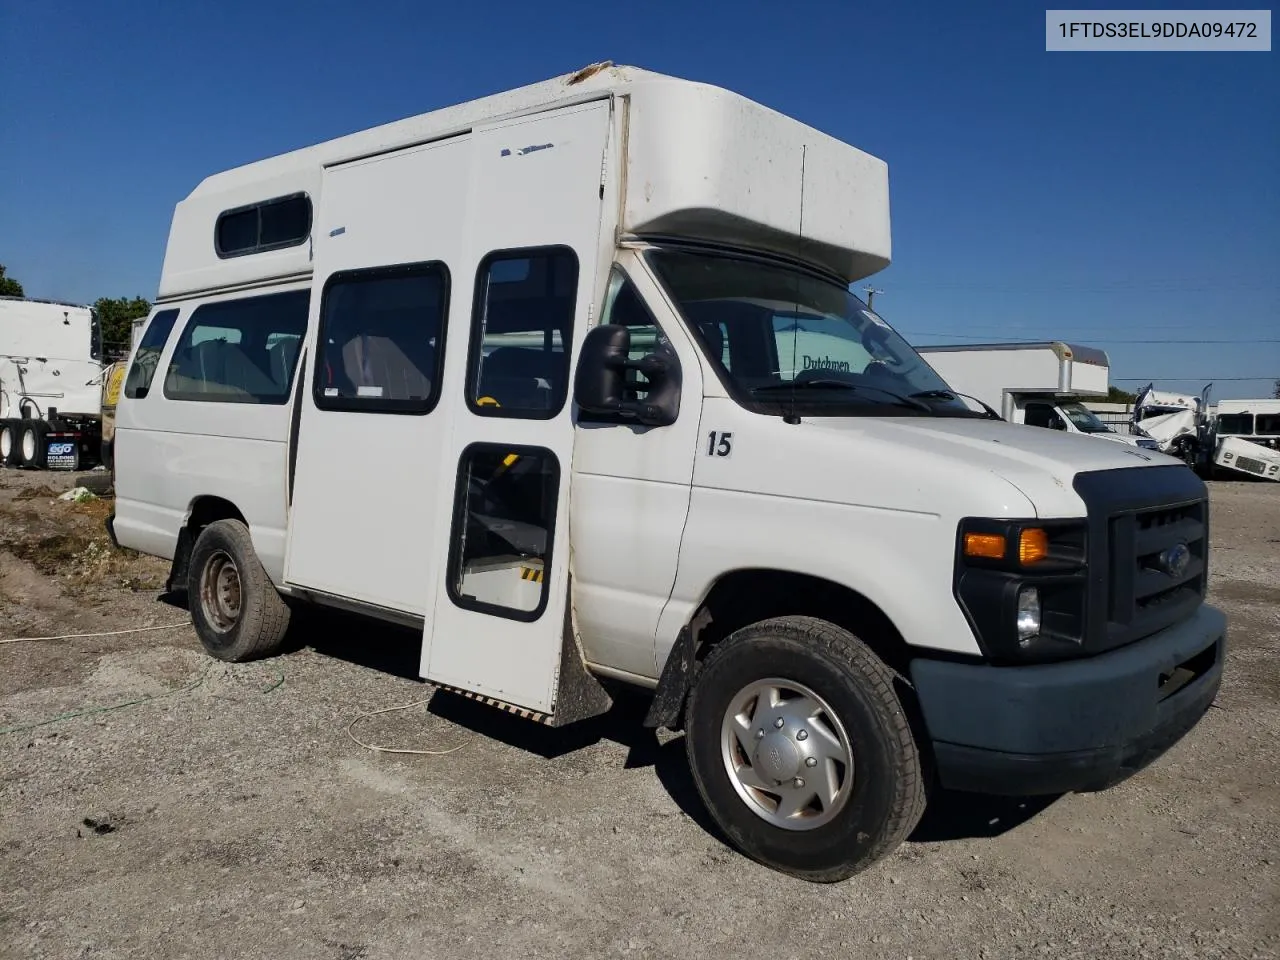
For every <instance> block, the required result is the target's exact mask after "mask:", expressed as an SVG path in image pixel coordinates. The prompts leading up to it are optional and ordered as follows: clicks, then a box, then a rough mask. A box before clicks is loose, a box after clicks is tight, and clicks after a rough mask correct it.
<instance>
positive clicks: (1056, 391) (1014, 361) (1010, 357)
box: [916, 340, 1159, 450]
mask: <svg viewBox="0 0 1280 960" xmlns="http://www.w3.org/2000/svg"><path fill="white" fill-rule="evenodd" d="M916 351H917V352H918V353H919V354H920V356H922V357H923V358H924V359H925V362H927V363H928V364H929V365H930V366H931V367H933V369H934V370H936V371H937V372H938V373H939V374H940V375H941V376H942V378H943V379H944V380H946V381H947V383H948V384H950V385H951V386H952V387H954V388H955V389H956V390H958V391H959V392H961V393H962V394H968V395H969V396H970V397H972V398H973V399H975V400H978V401H980V402H982V403H985V404H987V405H988V406H990V407H991V408H992V409H994V410H995V411H997V412H998V413H999V414H1000V416H1002V417H1004V419H1006V420H1008V421H1009V422H1010V423H1024V424H1027V425H1028V426H1033V427H1048V428H1049V429H1051V430H1062V431H1065V432H1066V433H1079V434H1084V435H1086V436H1090V437H1098V438H1101V439H1104V440H1113V441H1115V442H1117V443H1125V444H1129V445H1131V446H1137V447H1145V448H1147V449H1152V450H1154V449H1156V448H1157V447H1158V446H1159V445H1158V444H1157V443H1156V442H1155V441H1154V440H1152V439H1150V438H1149V437H1146V436H1144V435H1142V433H1141V432H1137V433H1119V432H1117V431H1116V430H1113V429H1112V428H1111V427H1110V426H1108V425H1107V424H1106V423H1103V422H1102V420H1100V419H1099V418H1098V416H1097V414H1095V413H1094V412H1093V411H1092V410H1090V409H1088V408H1087V407H1086V406H1085V405H1084V404H1083V403H1081V402H1080V400H1079V398H1080V397H1105V396H1106V395H1107V391H1108V388H1109V386H1110V377H1109V374H1110V361H1109V360H1108V358H1107V355H1106V353H1105V352H1103V351H1102V350H1098V349H1095V348H1093V347H1081V346H1077V345H1075V344H1070V343H1063V342H1061V341H1058V340H1051V341H1046V342H1043V343H979V344H962V345H947V346H931V347H916Z"/></svg>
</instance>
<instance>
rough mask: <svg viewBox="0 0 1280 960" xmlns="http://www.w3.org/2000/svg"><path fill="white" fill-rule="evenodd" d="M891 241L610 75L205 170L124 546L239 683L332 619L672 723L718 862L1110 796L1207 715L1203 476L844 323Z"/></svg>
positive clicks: (475, 693) (121, 411)
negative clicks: (932, 817)
mask: <svg viewBox="0 0 1280 960" xmlns="http://www.w3.org/2000/svg"><path fill="white" fill-rule="evenodd" d="M889 240H890V234H889V193H888V168H887V165H886V164H885V163H884V162H883V161H882V160H879V159H877V158H875V157H872V156H870V155H868V154H866V153H864V152H862V151H861V150H858V149H856V148H855V147H853V146H850V145H848V144H845V143H843V142H841V141H839V140H837V139H835V138H834V137H831V136H829V135H827V134H824V133H821V132H819V131H818V130H815V129H814V128H812V127H809V126H805V125H804V124H801V123H799V122H798V121H796V120H793V119H791V118H789V117H786V116H783V115H782V114H779V113H777V112H775V111H773V110H770V109H768V108H766V107H764V106H762V105H760V104H757V103H755V102H753V101H751V100H748V99H746V98H744V97H742V96H739V95H736V94H734V93H731V92H729V91H726V90H723V89H720V88H717V87H714V86H710V85H707V84H703V83H692V82H688V81H684V80H680V79H676V78H672V77H666V76H662V75H660V74H655V73H651V72H647V71H644V70H639V69H634V68H623V67H614V66H612V65H609V64H598V65H593V66H592V67H589V68H586V69H584V70H582V71H579V72H577V73H574V74H568V75H565V76H561V77H556V78H553V79H551V80H548V81H544V82H541V83H536V84H533V85H531V86H527V87H522V88H519V89H516V90H513V91H508V92H506V93H501V94H496V95H494V96H491V97H486V98H484V99H480V100H477V101H473V102H470V103H465V104H462V105H459V106H455V107H449V108H447V109H444V110H439V111H436V112H434V113H428V114H424V115H421V116H417V117H412V118H409V119H406V120H401V121H397V122H394V123H391V124H388V125H385V126H381V127H375V128H373V129H370V130H366V131H363V132H360V133H355V134H352V135H350V136H347V137H342V138H339V139H336V140H332V141H329V142H326V143H322V144H319V145H316V146H313V147H308V148H304V149H301V150H297V151H295V152H292V153H287V154H283V155H281V156H277V157H273V158H270V159H267V160H262V161H260V162H257V163H251V164H249V165H247V166H243V167H239V168H236V169H234V170H229V171H226V172H223V173H219V174H215V175H214V176H211V177H209V178H208V179H206V180H205V181H203V182H202V183H200V184H199V185H198V186H197V187H196V188H195V189H194V190H193V191H192V192H191V193H190V195H188V196H187V197H186V198H185V199H183V200H181V202H179V203H178V204H177V206H176V208H175V210H174V214H173V222H172V226H171V228H170V233H169V241H168V246H167V249H166V252H165V258H164V266H163V270H162V274H161V280H160V289H159V291H158V297H157V298H156V302H155V306H154V308H153V311H152V313H151V315H150V317H149V319H148V323H147V326H146V329H145V331H144V332H143V335H142V337H141V339H140V340H139V342H138V345H137V347H136V348H135V350H134V351H133V356H132V360H131V363H130V367H129V372H128V374H127V375H126V377H125V382H124V389H123V390H122V392H121V395H120V399H119V406H118V407H117V411H116V418H117V419H116V432H115V466H114V470H115V487H116V494H117V496H116V500H115V506H114V511H115V512H114V516H113V517H112V518H111V519H110V520H109V529H110V530H111V531H113V535H114V536H115V537H116V539H117V541H118V542H119V543H121V544H123V545H126V546H128V547H132V548H135V549H137V550H141V551H144V552H147V553H151V554H154V555H157V556H160V557H163V558H166V559H168V560H169V561H170V584H171V585H173V586H174V587H178V588H183V587H185V589H186V593H187V597H188V604H189V607H190V610H191V617H192V621H193V623H194V624H195V627H196V631H197V633H198V635H199V637H200V640H201V642H202V643H203V644H204V647H205V649H206V650H207V651H208V653H209V654H210V655H211V656H213V657H217V658H221V659H225V660H244V659H249V658H253V657H261V656H266V655H269V654H271V653H273V652H274V651H276V650H278V649H280V644H281V642H282V640H283V638H284V635H285V632H286V630H287V628H288V625H289V623H290V619H291V611H292V610H293V609H294V608H295V607H297V606H298V605H301V604H321V605H330V606H333V607H339V608H343V609H347V610H352V611H357V612H359V613H362V614H365V615H367V616H369V617H373V618H379V619H382V620H386V621H393V622H399V623H403V624H410V625H412V626H413V627H414V628H415V629H416V631H417V632H418V634H419V635H420V636H421V638H422V640H421V651H420V666H419V671H420V673H421V675H422V676H423V677H424V678H426V679H428V680H430V681H432V682H434V683H436V684H438V685H439V688H441V689H443V690H446V691H448V690H452V691H455V692H461V693H462V694H465V695H467V696H470V697H474V698H476V699H479V700H481V701H483V702H485V703H488V704H491V705H493V706H494V707H495V708H498V709H502V710H506V711H509V712H512V713H516V714H518V715H519V716H521V717H524V718H527V719H529V720H531V721H535V722H540V723H545V724H549V725H551V726H563V725H565V724H569V723H574V722H582V721H585V720H587V719H589V718H591V717H593V716H598V715H599V714H601V713H602V712H604V711H606V710H608V709H609V708H610V705H611V702H612V696H613V694H614V693H615V692H616V691H617V689H618V685H620V684H621V685H629V686H632V687H636V688H641V689H645V690H648V691H650V692H651V697H652V699H651V706H650V709H649V713H648V715H647V717H646V718H645V723H646V724H648V725H649V726H651V727H665V728H668V729H671V730H675V731H683V732H684V735H685V745H686V752H687V756H688V759H689V763H690V768H691V770H692V772H693V780H694V782H695V784H696V787H697V790H698V793H699V795H700V796H701V798H702V801H703V802H704V803H705V804H706V807H707V809H708V810H709V812H710V815H711V816H712V817H713V818H714V819H715V821H716V823H717V824H719V826H720V827H721V829H722V830H723V831H724V835H725V836H726V837H728V838H729V841H730V842H731V843H732V844H733V845H734V846H735V847H736V848H737V849H738V850H740V851H742V852H743V853H745V854H747V855H749V856H751V857H754V858H756V859H758V860H759V861H761V862H762V863H766V864H768V865H770V866H771V867H773V868H775V869H778V870H782V871H786V872H788V873H791V874H794V875H797V876H801V877H804V878H806V879H809V880H813V881H832V880H838V879H841V878H843V877H847V876H849V875H850V874H852V873H855V872H857V871H859V870H862V869H865V868H866V867H867V866H869V865H870V864H872V863H874V862H876V861H877V860H879V859H881V858H882V857H884V856H886V855H887V854H888V853H889V852H890V851H892V850H893V849H894V848H895V847H896V846H897V845H898V844H899V843H900V842H901V841H902V840H903V839H904V838H905V837H906V836H907V835H908V834H909V833H910V832H911V830H912V828H913V827H914V825H915V824H916V822H917V821H918V819H919V817H920V815H921V813H922V812H923V810H924V807H925V804H926V803H927V801H928V797H929V795H930V791H931V790H932V789H933V787H934V786H942V787H950V788H955V789H964V790H982V791H987V792H996V793H1010V794H1026V793H1036V792H1048V793H1056V792H1062V791H1068V790H1091V789H1101V788H1103V787H1106V786H1109V785H1111V784H1114V783H1116V782H1118V781H1119V780H1122V779H1123V778H1124V777H1126V776H1127V775H1128V774H1129V773H1131V772H1132V771H1134V770H1136V769H1139V768H1141V767H1142V766H1143V765H1145V764H1146V763H1148V762H1150V761H1151V760H1152V759H1154V758H1155V757H1156V756H1158V755H1159V754H1160V753H1161V752H1162V751H1163V750H1164V749H1165V748H1167V747H1168V746H1169V745H1170V744H1172V743H1174V742H1175V741H1177V740H1178V739H1179V738H1180V737H1182V736H1183V735H1184V734H1185V733H1187V731H1189V730H1191V729H1192V727H1193V726H1194V725H1195V724H1196V723H1197V722H1198V720H1199V719H1200V717H1201V716H1202V714H1203V713H1204V711H1205V710H1206V709H1207V708H1208V706H1209V704H1210V703H1211V701H1212V700H1213V699H1214V696H1215V694H1216V692H1217V689H1218V685H1219V682H1220V678H1221V673H1222V664H1223V656H1224V653H1225V649H1226V647H1225V644H1226V621H1225V619H1224V617H1223V615H1222V613H1221V612H1220V611H1219V610H1217V609H1216V608H1215V607H1213V606H1211V605H1210V604H1208V603H1206V597H1205V591H1206V587H1207V582H1206V570H1207V567H1206V561H1207V559H1208V550H1209V540H1208V535H1207V530H1208V527H1207V523H1208V509H1209V504H1208V500H1207V497H1206V489H1205V485H1204V483H1203V482H1202V481H1201V480H1200V479H1199V478H1198V477H1197V476H1196V475H1195V474H1194V473H1193V472H1192V471H1190V470H1188V469H1187V468H1186V467H1185V466H1184V465H1183V464H1181V463H1178V462H1176V461H1174V460H1172V459H1169V458H1165V457H1161V456H1159V455H1158V454H1156V455H1152V454H1148V453H1147V452H1146V451H1143V450H1137V449H1136V448H1133V447H1128V446H1124V445H1122V444H1108V443H1099V442H1097V441H1096V440H1092V439H1089V438H1086V437H1082V436H1079V435H1076V434H1072V433H1065V432H1064V433H1056V432H1052V431H1048V430H1024V429H1020V428H1014V427H1011V426H1010V425H1009V424H1007V423H1002V422H999V421H998V420H992V419H990V418H988V417H987V416H986V415H985V414H976V413H975V412H974V411H972V410H971V409H970V408H969V406H968V404H966V403H965V402H963V401H962V400H959V399H957V398H956V397H955V396H954V394H953V393H952V392H951V390H950V388H949V386H948V384H947V383H946V382H945V381H944V380H943V379H942V378H941V377H939V376H938V375H937V373H935V372H934V371H933V370H932V369H931V368H930V367H929V365H928V364H926V363H925V362H924V361H923V360H921V358H920V356H919V355H918V354H917V353H916V352H915V351H914V350H912V348H911V347H910V346H909V345H908V344H907V343H906V342H905V341H904V340H903V338H902V337H901V336H899V335H898V334H897V333H896V332H895V331H894V330H893V329H892V328H891V327H890V326H889V325H888V323H886V322H885V321H884V320H883V319H882V318H881V317H880V316H879V315H877V314H876V313H875V312H873V311H872V310H871V309H869V307H868V306H867V304H865V303H864V302H862V301H861V300H860V299H859V298H858V297H856V296H855V295H854V294H853V293H851V292H850V285H851V284H852V283H854V282H855V281H858V280H860V279H862V278H865V277H868V276H871V275H872V274H874V273H876V272H877V271H879V270H881V269H883V268H884V267H885V266H887V265H888V263H889V259H890V242H889ZM802 334H804V335H805V336H809V335H813V336H816V335H822V336H823V338H824V339H823V341H822V347H821V350H818V347H817V341H814V342H813V343H811V344H807V343H806V341H805V340H804V339H802ZM806 354H807V355H808V358H809V359H808V362H807V363H806V362H805V359H804V358H805V356H806ZM228 709H234V707H228ZM619 802H621V801H619Z"/></svg>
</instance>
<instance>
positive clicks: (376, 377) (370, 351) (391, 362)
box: [342, 324, 434, 400]
mask: <svg viewBox="0 0 1280 960" xmlns="http://www.w3.org/2000/svg"><path fill="white" fill-rule="evenodd" d="M396 326H399V325H398V324H397V325H396ZM397 332H398V331H393V330H390V329H386V330H384V329H379V328H378V327H376V326H375V325H373V324H369V325H368V326H367V327H366V332H364V333H363V334H356V335H355V336H353V337H352V338H351V339H350V340H349V341H347V343H346V345H345V346H344V347H343V348H342V363H343V367H344V369H345V372H346V375H347V378H348V379H349V380H350V381H351V383H352V384H354V385H356V386H357V387H360V386H365V387H381V388H382V394H381V396H382V397H383V398H384V399H388V400H390V399H395V400H421V399H425V398H426V397H429V396H430V395H431V378H430V376H429V375H428V371H430V370H432V368H433V366H434V364H433V363H432V356H431V354H432V352H433V351H432V348H431V345H430V344H429V343H426V342H425V341H424V342H423V343H421V344H418V345H416V348H410V350H408V351H407V350H405V349H404V348H403V346H402V345H401V343H400V342H399V339H398V338H397V336H396V335H395V334H396V333H397ZM415 353H416V354H417V357H416V358H415V357H414V356H413V354H415Z"/></svg>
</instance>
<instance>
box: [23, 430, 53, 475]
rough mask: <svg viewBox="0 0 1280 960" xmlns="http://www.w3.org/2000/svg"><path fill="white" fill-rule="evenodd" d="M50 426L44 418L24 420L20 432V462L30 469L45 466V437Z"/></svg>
mask: <svg viewBox="0 0 1280 960" xmlns="http://www.w3.org/2000/svg"><path fill="white" fill-rule="evenodd" d="M47 430H48V427H47V426H46V424H45V423H44V421H42V420H23V421H22V426H21V429H20V431H19V434H18V444H19V449H18V462H19V463H20V464H21V465H22V466H24V467H26V468H28V469H30V470H38V469H40V468H41V467H43V466H44V454H45V449H44V438H45V433H46V431H47Z"/></svg>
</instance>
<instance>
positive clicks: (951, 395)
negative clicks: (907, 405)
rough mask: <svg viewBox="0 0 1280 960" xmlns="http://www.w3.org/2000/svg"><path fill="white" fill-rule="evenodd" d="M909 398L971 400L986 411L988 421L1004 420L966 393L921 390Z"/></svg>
mask: <svg viewBox="0 0 1280 960" xmlns="http://www.w3.org/2000/svg"><path fill="white" fill-rule="evenodd" d="M911 396H913V397H922V398H925V399H928V400H955V399H956V398H957V397H964V398H966V399H968V400H972V401H973V402H974V403H976V404H978V406H980V407H982V409H983V410H984V411H986V415H987V418H988V419H991V420H1003V419H1004V417H1002V416H1000V414H998V413H996V412H995V410H993V409H991V407H989V406H988V405H987V404H985V403H983V402H982V401H981V400H979V399H978V398H977V397H975V396H972V395H970V394H967V393H958V392H957V391H955V390H921V391H920V392H919V393H913V394H911Z"/></svg>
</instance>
